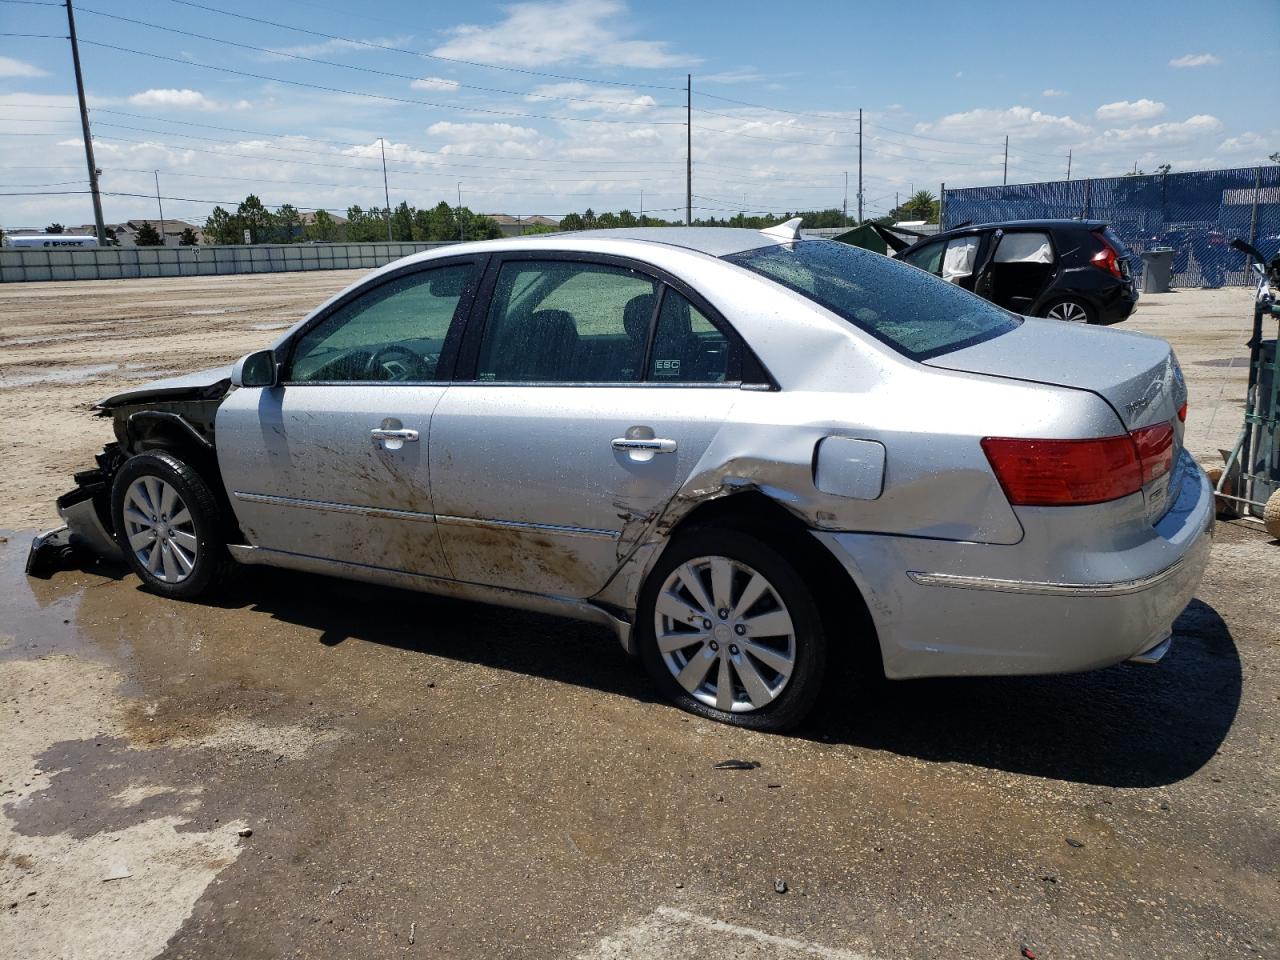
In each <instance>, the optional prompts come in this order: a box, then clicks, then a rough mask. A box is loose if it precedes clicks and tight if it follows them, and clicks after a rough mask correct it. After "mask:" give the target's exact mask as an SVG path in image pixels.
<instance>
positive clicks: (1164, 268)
mask: <svg viewBox="0 0 1280 960" xmlns="http://www.w3.org/2000/svg"><path fill="white" fill-rule="evenodd" d="M1172 282H1173V247H1152V248H1151V249H1150V250H1147V251H1146V252H1144V253H1143V254H1142V292H1143V293H1168V292H1169V286H1170V284H1171V283H1172Z"/></svg>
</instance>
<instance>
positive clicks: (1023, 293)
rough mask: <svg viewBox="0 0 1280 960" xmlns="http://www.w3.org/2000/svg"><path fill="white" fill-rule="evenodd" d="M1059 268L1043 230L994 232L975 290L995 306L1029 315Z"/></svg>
mask: <svg viewBox="0 0 1280 960" xmlns="http://www.w3.org/2000/svg"><path fill="white" fill-rule="evenodd" d="M1059 265H1060V260H1059V257H1058V256H1057V253H1056V251H1055V250H1054V244H1053V241H1052V239H1051V236H1050V234H1049V232H1048V231H1047V230H997V231H996V232H995V235H994V237H993V238H992V242H991V245H990V246H988V248H987V252H986V262H985V264H984V265H983V268H982V273H981V276H980V277H979V279H978V282H977V286H976V290H977V291H978V293H980V294H981V295H982V296H984V297H986V298H987V299H988V300H990V301H991V302H992V303H994V304H996V305H997V306H1001V307H1004V308H1005V309H1006V310H1012V311H1013V312H1014V313H1021V314H1030V313H1031V312H1032V311H1033V309H1034V306H1035V304H1037V303H1038V302H1039V301H1040V299H1041V297H1042V296H1043V294H1044V292H1045V290H1046V289H1047V288H1048V287H1049V286H1050V285H1051V284H1052V283H1053V281H1054V279H1055V277H1056V276H1057V274H1058V270H1059Z"/></svg>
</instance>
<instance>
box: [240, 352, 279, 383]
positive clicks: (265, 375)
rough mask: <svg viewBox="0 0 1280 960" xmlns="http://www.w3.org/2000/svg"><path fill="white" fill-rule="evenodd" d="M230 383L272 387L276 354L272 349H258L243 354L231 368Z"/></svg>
mask: <svg viewBox="0 0 1280 960" xmlns="http://www.w3.org/2000/svg"><path fill="white" fill-rule="evenodd" d="M231 384H232V386H236V387H274V386H275V385H276V354H275V351H274V350H258V351H257V352H255V353H249V354H245V356H243V357H241V358H240V359H239V360H237V361H236V362H235V365H234V366H233V367H232V368H231Z"/></svg>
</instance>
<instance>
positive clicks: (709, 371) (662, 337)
mask: <svg viewBox="0 0 1280 960" xmlns="http://www.w3.org/2000/svg"><path fill="white" fill-rule="evenodd" d="M732 349H733V347H732V343H731V342H730V340H729V338H728V337H727V336H725V335H724V334H723V333H722V332H721V331H720V330H719V328H717V327H716V325H715V324H713V323H712V322H711V321H710V320H709V319H707V317H706V316H704V315H703V313H702V311H701V310H699V309H698V308H697V307H695V306H694V305H693V304H691V303H690V302H689V301H688V300H687V299H686V298H685V297H684V296H682V295H681V294H680V293H678V292H677V291H675V290H673V289H671V288H668V289H667V291H666V293H664V294H663V296H662V310H661V312H660V313H659V314H658V329H657V331H656V332H655V334H654V338H653V351H652V355H651V359H650V361H649V379H650V380H653V381H656V382H658V383H723V382H724V381H725V379H726V378H727V377H728V376H729V369H730V366H729V361H730V354H731V351H732Z"/></svg>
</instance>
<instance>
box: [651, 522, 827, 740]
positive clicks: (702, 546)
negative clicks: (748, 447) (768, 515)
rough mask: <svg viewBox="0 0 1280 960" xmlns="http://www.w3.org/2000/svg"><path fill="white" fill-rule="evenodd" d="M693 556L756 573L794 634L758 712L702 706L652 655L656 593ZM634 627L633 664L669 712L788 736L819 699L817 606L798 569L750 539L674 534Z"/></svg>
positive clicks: (706, 530)
mask: <svg viewBox="0 0 1280 960" xmlns="http://www.w3.org/2000/svg"><path fill="white" fill-rule="evenodd" d="M701 557H724V558H727V559H729V560H732V561H736V562H738V563H741V564H745V565H746V566H748V567H750V568H751V569H753V570H754V571H756V572H758V573H759V574H761V575H762V576H763V577H764V578H765V579H766V580H767V581H768V582H769V584H770V586H771V587H772V588H773V591H774V592H775V593H776V595H777V597H778V599H779V600H781V602H782V603H783V604H785V606H786V609H787V612H788V613H789V614H790V617H791V622H792V626H793V630H794V636H795V658H794V665H793V667H792V671H791V674H790V676H789V678H788V679H787V681H786V683H785V685H784V686H783V687H782V688H781V690H780V692H778V693H777V695H776V697H775V698H774V699H773V700H772V701H771V702H770V703H768V704H767V705H765V706H763V707H758V708H756V709H752V710H749V711H746V712H735V711H729V710H722V709H718V708H716V707H714V706H711V705H709V704H707V703H704V702H703V701H702V700H699V699H697V698H696V697H694V696H692V695H691V694H690V693H689V692H688V691H686V690H685V689H684V687H682V686H681V685H680V684H679V683H678V682H677V680H676V678H675V676H674V675H673V673H672V669H671V668H670V667H669V666H668V665H667V662H666V661H665V660H664V658H663V654H662V653H661V651H660V650H659V649H658V643H657V638H656V630H655V613H656V609H657V603H658V596H659V592H660V591H661V590H662V587H663V584H664V583H665V582H666V580H667V578H668V577H669V576H670V575H671V574H672V572H673V571H675V570H676V569H677V568H678V567H680V566H681V565H682V564H684V563H686V562H688V561H690V560H695V559H697V558H701ZM635 629H636V640H637V647H638V649H639V653H640V659H641V660H642V661H643V662H644V665H645V669H646V670H647V671H648V672H649V674H650V676H651V677H652V678H653V680H654V682H655V683H656V684H657V686H658V687H659V689H660V690H661V691H662V692H663V694H664V695H665V696H666V697H667V698H668V699H669V700H671V701H672V702H673V703H675V704H676V706H678V707H680V708H681V709H683V710H687V711H689V712H690V713H694V714H697V715H698V716H702V717H707V718H708V719H711V720H717V721H719V722H721V723H727V724H732V725H734V726H740V727H747V728H750V729H752V730H764V731H775V732H776V731H783V730H789V729H791V728H793V727H795V726H796V725H797V724H799V723H800V722H801V721H802V720H804V718H805V717H806V716H807V715H808V714H809V713H810V711H811V710H812V709H813V707H814V705H815V704H816V703H817V701H818V698H819V696H820V695H821V693H822V689H823V680H824V676H825V673H826V667H827V647H828V641H827V632H826V629H825V625H824V618H823V615H822V610H821V608H820V607H819V604H818V600H817V598H816V597H814V595H813V593H812V591H811V590H810V588H809V586H808V585H807V584H806V582H805V578H804V577H802V575H801V572H800V570H798V569H797V568H796V567H795V565H794V564H792V563H791V562H790V561H788V560H787V559H786V557H784V556H783V555H782V554H781V553H780V552H779V551H778V550H777V549H775V548H774V547H773V546H771V545H770V544H769V543H768V542H766V541H764V540H762V539H760V538H758V537H756V536H754V535H752V534H749V533H745V532H743V531H740V530H735V529H728V528H723V527H700V528H698V529H695V530H692V531H690V532H688V533H686V534H684V535H682V536H679V537H678V538H677V539H676V540H675V541H673V542H672V543H671V544H670V545H669V546H668V547H667V549H666V550H665V551H664V553H663V554H662V556H661V557H660V558H659V560H658V563H657V564H656V566H655V567H654V569H653V571H652V572H651V573H650V574H649V578H648V580H646V581H645V585H644V588H643V589H642V590H641V592H640V601H639V604H638V605H637V609H636V628H635ZM743 656H745V653H744V654H743Z"/></svg>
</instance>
